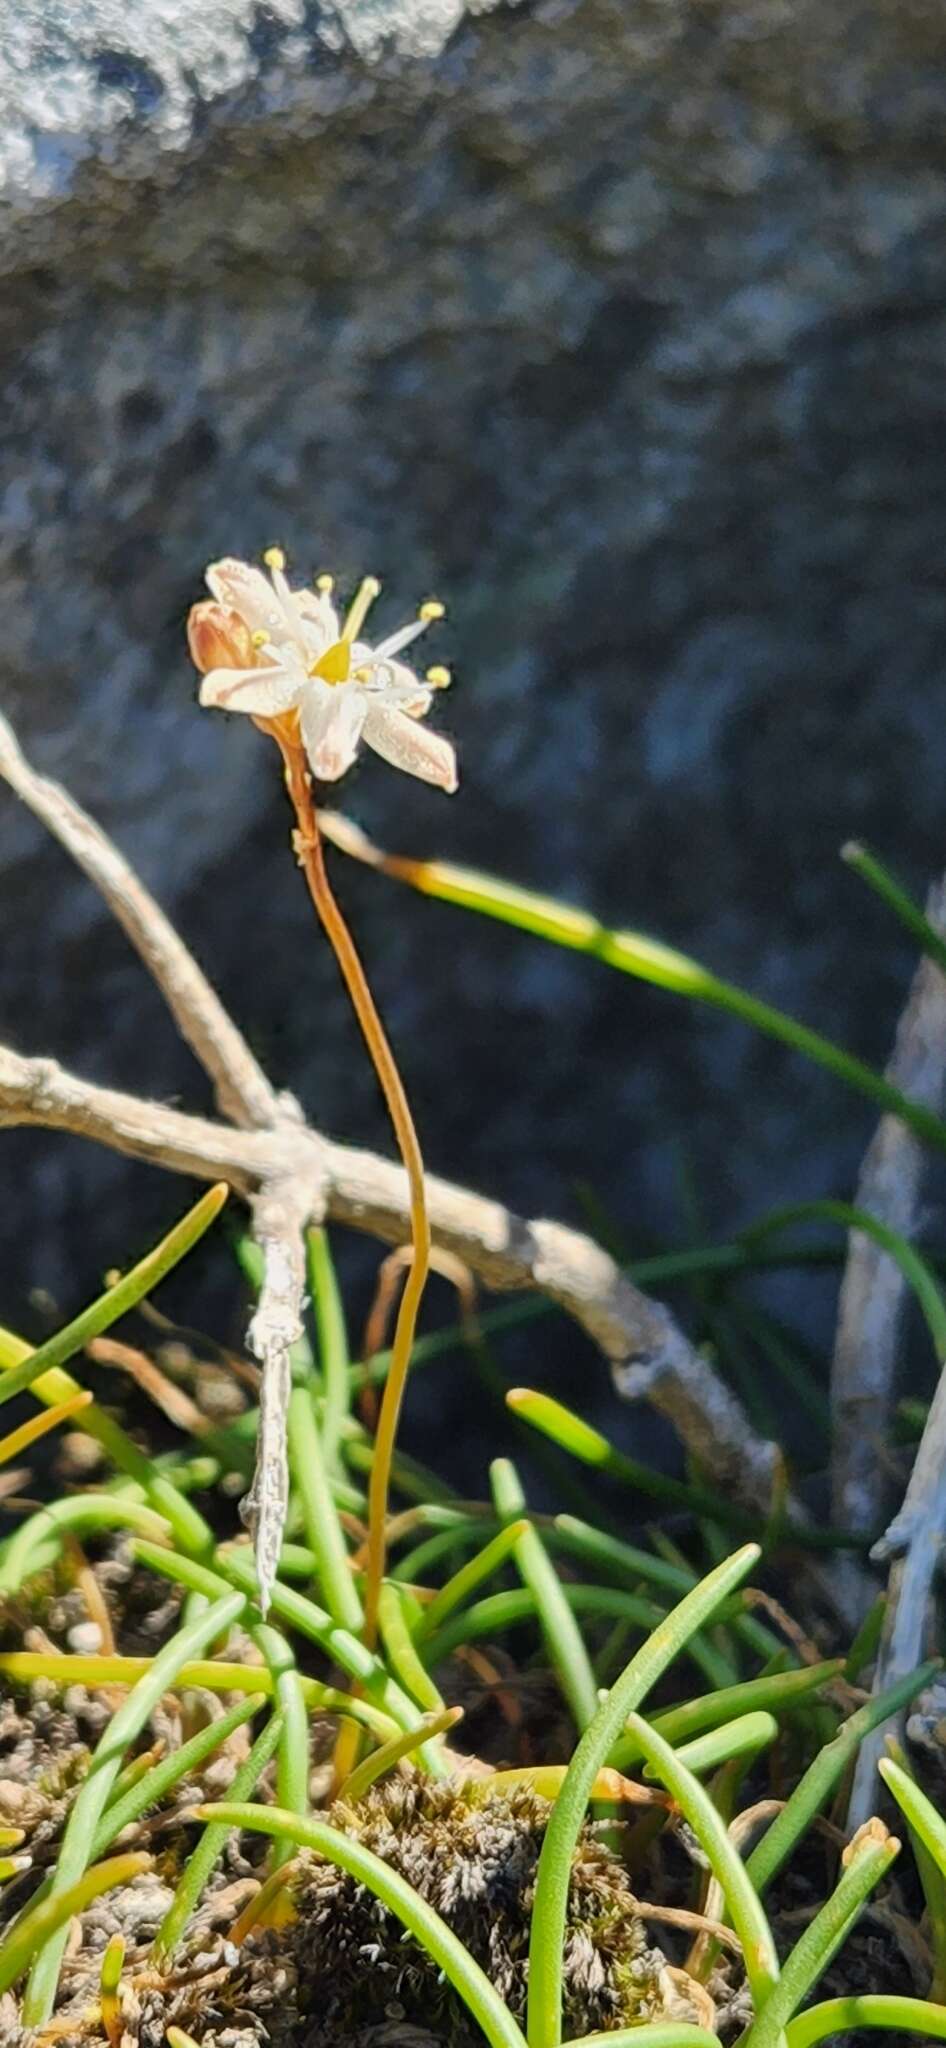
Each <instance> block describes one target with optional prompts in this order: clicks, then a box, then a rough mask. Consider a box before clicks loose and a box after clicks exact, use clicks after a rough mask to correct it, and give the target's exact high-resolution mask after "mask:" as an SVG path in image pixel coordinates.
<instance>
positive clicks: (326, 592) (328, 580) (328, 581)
mask: <svg viewBox="0 0 946 2048" xmlns="http://www.w3.org/2000/svg"><path fill="white" fill-rule="evenodd" d="M315 587H316V590H320V591H321V592H322V595H323V597H331V595H332V592H333V590H334V588H335V578H334V576H317V577H316V579H315Z"/></svg>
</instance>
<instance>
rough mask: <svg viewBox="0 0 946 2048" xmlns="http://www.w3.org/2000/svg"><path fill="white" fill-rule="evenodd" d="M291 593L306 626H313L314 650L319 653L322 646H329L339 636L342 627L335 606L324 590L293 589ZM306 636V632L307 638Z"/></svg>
mask: <svg viewBox="0 0 946 2048" xmlns="http://www.w3.org/2000/svg"><path fill="white" fill-rule="evenodd" d="M292 595H293V598H294V600H295V605H296V610H297V611H298V612H299V613H301V616H302V618H303V620H304V622H305V624H306V626H310V627H311V626H314V627H315V635H314V638H315V640H316V641H317V645H316V646H315V649H314V652H315V654H316V655H319V654H321V652H322V649H323V647H331V646H332V645H333V644H334V642H335V641H336V640H338V639H339V638H340V636H341V630H342V629H341V626H340V625H339V622H338V613H337V611H336V610H335V606H334V605H333V603H332V600H331V598H330V597H329V596H328V593H327V591H324V590H304V589H303V590H294V591H293V593H292ZM308 637H309V636H308V634H307V635H306V638H307V640H308Z"/></svg>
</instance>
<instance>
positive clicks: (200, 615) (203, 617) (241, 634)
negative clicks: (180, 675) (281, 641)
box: [187, 598, 259, 675]
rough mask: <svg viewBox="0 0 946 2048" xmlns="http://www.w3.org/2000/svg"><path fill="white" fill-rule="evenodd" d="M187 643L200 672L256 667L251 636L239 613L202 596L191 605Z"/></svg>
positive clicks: (254, 650)
mask: <svg viewBox="0 0 946 2048" xmlns="http://www.w3.org/2000/svg"><path fill="white" fill-rule="evenodd" d="M187 644H188V647H189V648H190V651H191V660H192V662H193V664H194V667H195V668H196V669H199V670H200V673H201V675H207V674H208V673H209V671H210V670H211V669H214V668H256V667H257V665H258V661H259V656H258V654H257V651H256V648H255V647H254V645H253V636H252V634H251V632H250V629H249V627H248V625H247V624H246V623H245V621H244V620H243V619H241V617H240V614H239V612H232V611H228V610H227V607H226V605H222V604H217V603H215V601H214V600H213V599H212V598H205V599H203V600H202V602H201V603H200V604H193V605H191V608H190V613H189V616H188V620H187Z"/></svg>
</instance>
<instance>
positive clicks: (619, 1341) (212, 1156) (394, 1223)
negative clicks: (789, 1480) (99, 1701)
mask: <svg viewBox="0 0 946 2048" xmlns="http://www.w3.org/2000/svg"><path fill="white" fill-rule="evenodd" d="M0 775H2V776H3V777H4V779H5V780H6V781H7V783H8V784H9V785H10V787H11V788H12V789H13V790H14V791H15V792H16V794H17V795H18V796H19V797H20V798H21V799H22V801H23V802H24V803H26V804H27V805H28V806H29V808H30V809H31V810H32V811H33V812H34V813H35V814H36V816H37V817H38V818H40V819H41V820H42V822H43V824H44V825H46V826H47V828H48V829H49V831H50V832H52V833H53V834H54V836H55V837H56V838H57V839H59V840H60V842H61V843H62V845H63V846H64V847H65V848H66V850H67V851H68V852H69V853H70V854H71V855H72V856H73V858H74V859H75V860H76V861H78V863H79V865H80V866H81V867H82V868H83V870H84V871H85V873H86V874H87V875H88V877H89V879H90V881H92V882H93V883H94V885H95V886H96V888H97V889H98V890H99V891H100V893H101V895H102V896H103V897H104V899H105V901H106V902H107V904H108V905H109V908H110V909H111V910H112V911H113V913H114V915H115V916H116V917H117V919H118V921H119V923H120V924H121V925H122V927H123V929H124V930H125V932H126V933H127V935H128V937H129V939H130V940H131V943H132V945H133V946H134V947H135V949H136V951H137V952H138V953H139V955H140V957H141V959H142V960H143V962H144V964H145V966H146V967H147V968H148V971H149V973H150V974H151V976H152V978H153V980H154V981H155V983H156V984H157V986H158V988H159V989H160V991H161V993H162V995H163V996H164V998H165V1001H166V1002H167V1004H168V1006H169V1008H170V1010H171V1012H172V1015H173V1016H174V1019H175V1022H176V1024H177V1026H178V1029H179V1030H180V1032H181V1034H182V1036H183V1037H184V1039H185V1040H186V1042H187V1043H188V1044H189V1045H190V1047H191V1049H192V1051H193V1052H194V1053H195V1055H196V1057H197V1059H198V1060H199V1062H200V1064H201V1066H202V1067H203V1068H204V1070H205V1072H206V1073H207V1074H208V1075H209V1077H210V1079H211V1081H212V1083H213V1086H214V1089H215V1093H216V1098H217V1102H218V1105H219V1107H220V1110H221V1114H222V1116H224V1117H226V1118H227V1119H228V1121H227V1122H222V1121H221V1122H213V1121H211V1120H209V1119H207V1118H203V1117H198V1116H190V1115H187V1114H185V1113H184V1112H182V1111H180V1110H176V1109H170V1108H167V1107H166V1106H165V1105H164V1104H163V1103H158V1102H150V1101H147V1100H144V1099H142V1098H139V1097H136V1096H131V1095H125V1094H121V1093H119V1092H118V1091H116V1090H113V1089H109V1088H103V1087H100V1086H97V1085H95V1084H94V1083H91V1082H87V1081H84V1080H82V1079H80V1078H79V1077H78V1076H76V1075H74V1074H71V1073H69V1072H67V1071H66V1070H65V1069H64V1068H63V1067H61V1066H60V1065H59V1064H58V1063H57V1062H56V1061H54V1060H49V1059H44V1058H42V1057H35V1056H33V1057H30V1056H25V1055H23V1054H21V1053H18V1052H15V1051H14V1050H13V1049H12V1048H9V1047H2V1048H0V1123H3V1124H7V1125H13V1124H35V1125H41V1126H44V1127H46V1128H48V1129H56V1130H64V1131H72V1132H76V1133H78V1134H79V1135H81V1136H84V1137H88V1138H91V1139H94V1140H95V1141H96V1142H98V1143H99V1144H102V1145H105V1146H108V1147H110V1148H111V1149H113V1150H116V1151H119V1152H124V1153H126V1154H128V1155H129V1156H131V1157H133V1158H136V1159H142V1160H146V1161H149V1162H150V1163H152V1164H154V1165H156V1166H163V1167H166V1168H168V1169H170V1170H171V1171H172V1172H176V1173H181V1174H184V1175H187V1176H191V1177H193V1178H195V1179H199V1180H211V1181H216V1180H221V1179H223V1180H226V1181H228V1182H229V1183H230V1185H231V1187H232V1188H233V1189H234V1190H235V1192H237V1193H238V1194H239V1195H241V1196H242V1197H243V1198H244V1199H245V1200H246V1201H247V1202H248V1204H249V1206H250V1210H251V1217H252V1227H253V1231H254V1234H255V1236H256V1239H257V1242H258V1243H259V1245H260V1249H261V1251H262V1253H263V1260H264V1279H263V1285H262V1291H261V1294H260V1300H259V1304H258V1306H257V1309H256V1313H255V1314H254V1317H253V1320H252V1323H251V1325H250V1330H249V1333H248V1335H249V1342H250V1346H251V1348H252V1350H253V1352H254V1354H255V1356H256V1357H257V1358H258V1359H259V1360H260V1362H261V1363H262V1364H263V1366H264V1368H265V1380H266V1395H265V1399H264V1408H263V1427H262V1428H261V1432H260V1450H261V1453H262V1454H263V1456H262V1459H261V1467H260V1470H259V1471H258V1473H257V1478H256V1480H255V1481H254V1489H253V1493H252V1495H251V1503H250V1505H251V1514H252V1515H253V1517H254V1521H255V1525H256V1531H257V1544H258V1547H259V1549H260V1551H261V1555H260V1566H261V1577H262V1578H263V1579H264V1581H265V1579H266V1578H268V1577H269V1575H270V1574H271V1572H272V1570H273V1569H274V1564H275V1557H274V1554H273V1550H272V1542H271V1540H270V1534H269V1532H271V1531H272V1529H274V1528H275V1527H276V1526H277V1524H278V1519H279V1517H278V1512H277V1510H278V1503H279V1500H280V1499H281V1497H282V1489H283V1487H284V1485H285V1476H284V1467H283V1459H282V1454H281V1444H282V1438H283V1429H284V1407H285V1400H286V1397H287V1386H288V1352H289V1348H290V1346H291V1344H292V1342H293V1341H294V1338H295V1336H296V1335H297V1334H298V1331H299V1329H300V1327H301V1320H302V1312H303V1306H304V1284H305V1276H304V1258H303V1232H304V1230H305V1227H306V1225H307V1224H308V1223H312V1222H315V1223H318V1222H322V1221H324V1220H326V1219H328V1220H331V1221H334V1222H338V1223H344V1224H349V1225H351V1226H352V1227H354V1228H355V1229H358V1230H363V1231H366V1232H368V1233H369V1234H370V1235H372V1236H375V1237H379V1238H382V1239H384V1240H385V1241H387V1242H388V1243H395V1244H398V1243H402V1242H403V1241H404V1240H405V1238H406V1237H407V1235H408V1231H409V1209H408V1196H407V1183H406V1177H405V1174H404V1172H403V1170H402V1169H401V1168H400V1167H397V1166H395V1165H393V1164H392V1163H391V1162H390V1161H388V1160H386V1159H382V1158H380V1157H378V1156H377V1155H376V1154H374V1153H372V1152H367V1151H363V1150H360V1149H358V1150H356V1149H354V1148H353V1147H350V1146H345V1145H339V1144H335V1143H333V1142H332V1141H330V1140H329V1139H327V1138H324V1137H323V1136H322V1135H321V1134H320V1133H319V1132H317V1131H314V1130H312V1129H311V1128H310V1126H309V1125H308V1124H307V1123H306V1121H305V1117H304V1115H303V1112H302V1110H301V1109H300V1107H299V1104H298V1103H297V1102H296V1100H295V1099H294V1097H292V1096H291V1095H288V1094H285V1093H280V1092H278V1091H277V1090H276V1089H274V1088H273V1087H272V1086H271V1084H270V1082H269V1081H268V1080H267V1078H266V1076H265V1074H264V1073H263V1072H262V1069H261V1068H260V1067H259V1065H258V1063H257V1061H256V1060H255V1058H254V1056H253V1054H252V1052H251V1051H250V1049H249V1047H248V1046H247V1045H246V1043H245V1040H244V1039H243V1037H242V1035H241V1033H240V1031H239V1030H238V1028H237V1026H236V1025H235V1024H234V1022H233V1020H232V1018H231V1017H229V1016H228V1014H227V1012H226V1011H225V1009H224V1008H223V1005H222V1004H221V1002H220V999H219V997H218V996H217V994H216V992H215V991H214V989H213V988H212V987H211V986H210V984H209V982H208V981H207V980H206V977H205V976H204V974H203V973H202V971H201V969H200V968H199V967H198V965H197V963H196V961H195V960H194V959H193V958H192V956H191V954H190V953H189V952H188V950H187V947H186V946H185V945H184V942H183V940H182V939H181V938H180V936H179V935H178V933H177V932H175V931H174V929H173V927H172V926H171V924H170V923H169V921H168V919H167V918H166V917H165V915H164V912H163V911H162V910H161V909H160V908H159V906H158V905H157V904H156V903H155V901H154V899H153V898H152V897H151V896H150V895H149V893H148V891H147V890H146V889H145V888H144V886H143V884H142V883H141V881H140V880H139V879H138V877H137V876H136V875H135V873H134V871H133V869H132V868H131V867H130V865H129V863H128V862H127V861H126V859H125V858H124V856H123V855H122V854H120V853H119V852H118V850H117V848H116V847H114V846H113V844H112V842H111V841H110V840H109V839H108V838H107V836H106V835H105V833H104V832H103V831H102V830H101V828H100V827H99V826H98V825H96V824H95V823H94V822H93V820H92V819H91V818H89V817H88V816H87V814H86V813H85V812H84V811H83V810H82V809H81V808H80V807H79V805H78V804H76V803H75V802H74V801H73V799H72V798H71V797H69V796H68V795H67V794H66V792H65V791H64V790H63V789H61V788H60V787H59V785H58V784H57V783H54V782H51V781H49V780H47V779H46V778H45V777H42V776H40V775H38V774H36V772H35V771H34V770H33V769H32V768H31V767H30V765H29V763H28V762H27V761H26V759H25V757H24V755H23V753H22V750H21V748H20V746H19V744H18V742H17V739H16V737H15V734H14V733H13V731H12V729H11V727H10V726H9V725H8V724H7V722H6V721H5V720H3V719H0ZM427 1194H428V1202H429V1209H430V1221H431V1228H432V1232H433V1237H434V1241H435V1242H436V1243H437V1244H438V1245H441V1246H443V1247H444V1248H446V1249H447V1250H449V1251H451V1252H453V1253H455V1254H456V1255H458V1256H459V1257H460V1258H461V1259H462V1260H463V1261H464V1263H465V1264H466V1265H467V1266H468V1267H469V1268H470V1269H471V1271H472V1272H473V1273H474V1274H475V1275H476V1276H477V1278H478V1279H479V1280H480V1281H481V1282H482V1283H483V1285H484V1286H485V1287H487V1288H490V1289H493V1290H496V1291H499V1292H507V1291H515V1290H534V1291H537V1292H539V1293H541V1294H544V1295H547V1296H548V1297H549V1298H550V1299H551V1300H553V1301H555V1302H556V1303H558V1305H559V1306H560V1307H561V1308H563V1309H564V1310H566V1312H567V1313H568V1314H569V1315H571V1316H572V1317H573V1318H574V1319H575V1321H576V1322H577V1323H578V1324H580V1326H581V1327H582V1328H583V1329H584V1330H585V1331H586V1332H587V1333H588V1335H589V1336H590V1337H591V1338H592V1339H593V1340H594V1342H595V1343H596V1344H597V1345H598V1347H599V1348H600V1350H601V1351H602V1352H603V1353H604V1355H605V1357H606V1358H607V1360H608V1362H609V1364H610V1366H611V1368H612V1372H613V1375H614V1379H615V1384H616V1386H617V1387H618V1390H619V1391H620V1392H622V1393H625V1394H632V1395H633V1396H635V1397H638V1396H641V1395H645V1396H646V1398H647V1399H649V1400H650V1401H651V1402H652V1403H653V1405H654V1406H655V1407H656V1408H658V1409H659V1410H660V1411H661V1412H662V1413H663V1414H664V1415H666V1416H667V1417H668V1418H669V1420H670V1421H671V1422H672V1423H673V1424H674V1426H675V1428H676V1429H677V1431H678V1432H679V1435H680V1437H681V1439H682V1441H683V1443H684V1445H685V1447H686V1449H687V1450H688V1452H689V1453H690V1454H691V1455H692V1456H693V1457H694V1458H695V1459H696V1460H697V1461H698V1462H699V1463H700V1464H701V1465H702V1466H704V1467H705V1468H706V1469H707V1470H708V1471H709V1472H711V1473H712V1475H713V1479H714V1482H715V1483H716V1484H717V1485H718V1486H720V1487H723V1488H726V1489H728V1490H729V1491H730V1492H731V1493H732V1494H733V1495H734V1497H736V1498H737V1499H739V1500H741V1501H743V1502H745V1503H746V1504H747V1505H749V1506H752V1507H755V1508H759V1509H760V1510H762V1511H763V1512H765V1511H767V1510H768V1509H769V1507H770V1506H771V1502H772V1494H773V1485H774V1483H775V1479H776V1473H777V1452H776V1449H775V1446H774V1445H772V1444H771V1443H768V1442H766V1441H765V1440H764V1439H763V1438H761V1437H760V1436H759V1435H758V1434H757V1433H756V1432H755V1431H754V1430H753V1428H752V1426H751V1424H750V1422H749V1420H748V1418H747V1416H746V1414H745V1411H744V1410H743V1408H742V1407H741V1405H740V1403H739V1402H738V1401H737V1400H736V1398H735V1397H734V1396H733V1395H732V1394H731V1393H730V1392H729V1390H728V1388H727V1387H725V1386H724V1385H723V1383H722V1381H721V1380H720V1379H719V1378H718V1376H717V1375H716V1373H715V1372H714V1371H713V1369H712V1367H711V1365H710V1364H709V1363H708V1362H707V1360H706V1359H705V1358H703V1357H702V1356H700V1354H699V1353H698V1352H697V1351H696V1350H695V1349H694V1347H693V1346H692V1345H691V1344H690V1342H689V1340H688V1339H687V1337H686V1335H685V1334H684V1332H683V1331H682V1329H681V1328H680V1327H679V1325H678V1324H677V1322H676V1321H675V1319H674V1318H673V1316H672V1315H671V1314H670V1312H669V1310H668V1309H667V1308H666V1307H664V1305H663V1304H662V1303H660V1302H656V1301H654V1300H652V1299H651V1298H650V1296H648V1295H647V1294H644V1293H643V1292H642V1291H641V1290H640V1289H639V1288H637V1287H635V1286H634V1284H633V1283H632V1282H631V1281H630V1280H629V1279H628V1278H627V1276H626V1275H625V1274H624V1273H622V1272H621V1270H620V1268H619V1267H618V1266H617V1265H616V1264H615V1262H614V1260H613V1259H612V1258H611V1257H610V1256H609V1255H608V1253H607V1252H605V1251H603V1250H602V1249H601V1247H600V1246H598V1245H596V1244H595V1243H593V1241H592V1240H591V1239H590V1238H588V1237H586V1236H585V1235H583V1233H582V1232H580V1231H577V1230H572V1229H570V1228H568V1227H566V1226H565V1225H563V1224H558V1223H554V1222H550V1221H547V1220H544V1219H539V1220H534V1221H526V1220H525V1219H523V1218H522V1217H519V1216H516V1215H514V1214H513V1213H512V1212H511V1211H510V1210H508V1209H506V1208H505V1207H504V1206H503V1204H502V1203H500V1202H496V1201H492V1200H489V1199H488V1198H486V1197H484V1196H482V1195H477V1194H474V1193H472V1192H471V1191H470V1190H469V1189H466V1188H463V1187H458V1186H454V1185H452V1184H451V1183H449V1182H447V1181H443V1180H440V1179H438V1178H436V1177H435V1176H429V1177H428V1180H427Z"/></svg>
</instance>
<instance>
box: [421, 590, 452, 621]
mask: <svg viewBox="0 0 946 2048" xmlns="http://www.w3.org/2000/svg"><path fill="white" fill-rule="evenodd" d="M446 611H447V607H446V605H445V604H441V602H440V599H439V598H437V597H429V598H428V599H427V603H426V604H422V605H421V607H420V610H419V611H418V614H417V616H418V618H419V619H423V621H424V624H425V626H430V625H432V624H433V621H434V619H442V618H445V617H446Z"/></svg>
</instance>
